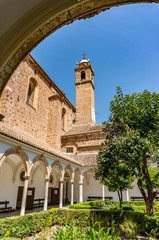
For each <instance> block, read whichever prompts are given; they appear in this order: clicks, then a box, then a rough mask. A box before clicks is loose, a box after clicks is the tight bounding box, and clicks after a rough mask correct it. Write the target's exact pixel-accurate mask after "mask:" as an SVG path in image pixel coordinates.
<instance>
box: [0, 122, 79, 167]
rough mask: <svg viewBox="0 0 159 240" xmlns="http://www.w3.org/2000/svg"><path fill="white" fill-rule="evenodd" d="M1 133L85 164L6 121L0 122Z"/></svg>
mask: <svg viewBox="0 0 159 240" xmlns="http://www.w3.org/2000/svg"><path fill="white" fill-rule="evenodd" d="M0 133H1V134H3V135H5V136H8V137H11V138H13V139H16V140H18V141H21V142H23V143H26V144H28V145H30V146H33V147H35V148H38V149H40V150H42V151H45V152H47V153H50V154H53V155H55V156H57V157H60V158H62V159H64V160H67V161H69V162H72V163H75V164H78V165H81V166H82V165H83V164H81V162H80V161H76V160H75V159H74V158H71V157H70V156H68V155H67V154H66V153H63V152H60V151H58V150H56V149H54V148H53V147H51V146H50V145H48V144H47V143H45V142H43V141H42V140H39V139H38V138H35V137H33V136H31V135H29V134H27V133H25V132H22V131H20V130H19V129H17V128H15V127H12V128H11V127H8V126H5V124H4V123H2V122H0Z"/></svg>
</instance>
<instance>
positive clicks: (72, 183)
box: [71, 181, 74, 205]
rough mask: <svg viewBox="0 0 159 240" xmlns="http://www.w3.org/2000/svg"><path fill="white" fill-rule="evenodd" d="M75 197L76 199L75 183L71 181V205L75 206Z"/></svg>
mask: <svg viewBox="0 0 159 240" xmlns="http://www.w3.org/2000/svg"><path fill="white" fill-rule="evenodd" d="M73 197H74V182H73V181H71V205H73Z"/></svg>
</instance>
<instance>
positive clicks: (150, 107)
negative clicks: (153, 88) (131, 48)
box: [96, 87, 159, 215]
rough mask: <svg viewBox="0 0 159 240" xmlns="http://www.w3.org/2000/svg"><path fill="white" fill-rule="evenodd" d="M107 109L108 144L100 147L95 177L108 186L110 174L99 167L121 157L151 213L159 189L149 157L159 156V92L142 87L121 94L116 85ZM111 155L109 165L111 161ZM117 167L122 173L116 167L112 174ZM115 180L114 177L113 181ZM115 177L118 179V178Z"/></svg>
mask: <svg viewBox="0 0 159 240" xmlns="http://www.w3.org/2000/svg"><path fill="white" fill-rule="evenodd" d="M110 111H111V115H110V117H109V122H105V127H104V131H105V132H106V142H105V144H106V145H107V148H106V149H103V148H102V149H101V150H100V151H99V154H98V167H97V169H96V178H97V179H100V180H101V182H102V183H104V184H105V185H107V186H108V188H109V189H111V187H112V182H110V178H109V175H108V177H107V173H108V172H109V170H107V172H106V173H105V170H103V169H102V168H104V169H105V167H104V166H105V165H107V167H110V168H111V167H112V165H113V163H114V160H116V161H117V162H119V161H121V160H122V161H123V162H124V164H125V165H126V166H128V168H129V169H134V171H135V170H136V173H137V174H136V176H137V178H138V181H137V184H138V187H139V190H140V191H141V194H142V196H143V197H144V200H145V203H146V209H147V213H148V214H150V215H152V214H153V210H152V209H153V200H154V198H155V197H156V196H157V194H158V193H159V189H156V190H154V189H153V187H154V186H153V183H152V181H153V180H152V178H151V177H150V174H149V171H148V161H149V159H150V157H151V156H152V155H153V156H158V147H159V142H158V137H159V94H158V93H150V92H149V91H147V90H145V91H144V92H140V93H133V94H132V95H125V96H124V95H123V93H122V90H121V88H120V87H117V94H116V95H115V96H114V100H113V101H111V102H110ZM111 158H112V159H113V163H112V165H110V163H111ZM116 171H119V173H121V171H120V169H118V168H117V170H115V171H114V173H115V175H117V172H116ZM104 174H105V175H104ZM121 176H122V175H121ZM130 177H131V175H130ZM121 180H122V179H121ZM112 181H113V178H112ZM115 181H116V178H114V183H115ZM118 181H119V182H120V179H118ZM113 186H114V184H113ZM128 187H129V186H128ZM144 188H146V189H147V191H145V190H144ZM116 189H117V188H116ZM117 190H118V189H117ZM112 191H113V190H112Z"/></svg>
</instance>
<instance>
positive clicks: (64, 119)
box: [62, 108, 67, 131]
mask: <svg viewBox="0 0 159 240" xmlns="http://www.w3.org/2000/svg"><path fill="white" fill-rule="evenodd" d="M66 128H67V113H66V110H65V108H63V109H62V129H63V130H64V131H66Z"/></svg>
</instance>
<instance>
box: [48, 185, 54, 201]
mask: <svg viewBox="0 0 159 240" xmlns="http://www.w3.org/2000/svg"><path fill="white" fill-rule="evenodd" d="M52 199H53V188H52V187H49V195H48V205H53V203H52Z"/></svg>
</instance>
